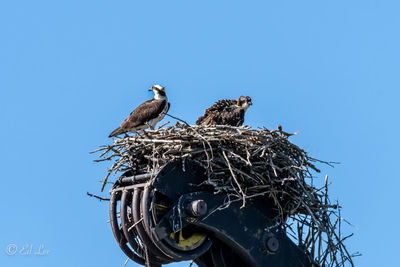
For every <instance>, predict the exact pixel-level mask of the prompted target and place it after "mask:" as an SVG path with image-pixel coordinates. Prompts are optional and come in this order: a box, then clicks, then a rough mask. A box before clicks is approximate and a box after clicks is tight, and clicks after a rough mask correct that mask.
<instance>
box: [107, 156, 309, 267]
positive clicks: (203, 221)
mask: <svg viewBox="0 0 400 267" xmlns="http://www.w3.org/2000/svg"><path fill="white" fill-rule="evenodd" d="M206 180H207V176H206V173H205V170H204V169H203V168H202V167H200V166H199V165H197V164H195V163H194V162H192V161H190V160H184V161H181V160H179V161H174V162H170V163H169V164H167V165H166V166H164V167H163V168H162V169H161V170H160V171H159V172H158V173H157V174H155V175H154V177H152V176H151V174H140V175H134V176H132V172H127V173H125V174H124V175H122V176H121V177H120V178H119V179H118V181H117V182H116V183H115V184H114V187H113V189H112V190H111V200H110V222H111V227H112V230H113V233H114V236H115V239H116V240H117V242H118V244H119V246H120V248H121V249H122V251H123V252H124V253H125V254H126V255H127V256H128V257H129V258H130V259H132V260H133V261H135V262H137V263H139V264H141V265H146V266H154V267H155V266H161V265H163V264H168V263H171V262H177V261H184V260H194V261H195V263H196V264H197V265H198V266H201V267H224V266H226V267H230V266H247V267H251V266H272V267H274V266H283V267H286V266H287V267H289V266H290V267H297V266H299V267H300V266H307V267H309V266H312V261H311V259H310V258H309V257H308V256H307V254H306V253H305V252H304V251H302V250H301V249H300V248H299V247H297V246H296V245H295V244H294V243H293V242H292V241H291V240H290V239H289V238H288V237H287V236H286V234H285V231H284V229H282V228H281V227H280V226H279V225H277V224H274V223H273V221H272V218H273V217H274V215H275V211H274V205H273V203H271V202H269V200H268V199H267V198H265V197H263V198H254V199H250V200H247V202H246V206H245V207H243V208H241V205H242V202H241V201H238V200H234V199H230V198H229V195H226V194H222V193H216V192H214V191H213V187H211V186H209V185H207V184H206V183H204V182H205V181H206Z"/></svg>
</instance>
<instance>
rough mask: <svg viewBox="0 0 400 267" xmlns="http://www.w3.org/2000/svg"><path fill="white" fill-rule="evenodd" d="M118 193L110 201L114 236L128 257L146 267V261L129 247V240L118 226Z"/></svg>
mask: <svg viewBox="0 0 400 267" xmlns="http://www.w3.org/2000/svg"><path fill="white" fill-rule="evenodd" d="M117 195H118V193H113V194H112V195H111V199H110V210H109V212H110V224H111V229H112V231H113V234H114V238H115V240H117V243H118V245H119V247H120V248H121V250H122V251H123V252H124V253H125V255H126V256H128V257H129V258H130V259H131V260H133V261H134V262H136V263H138V264H141V265H145V261H144V259H142V258H141V257H139V256H138V255H136V254H135V253H134V252H133V251H132V250H131V249H130V248H129V247H128V246H127V245H126V243H127V240H126V239H125V237H124V235H123V234H122V233H121V230H120V227H119V224H118V219H117V202H118V200H117V197H118V196H117Z"/></svg>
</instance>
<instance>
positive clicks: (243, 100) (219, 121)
mask: <svg viewBox="0 0 400 267" xmlns="http://www.w3.org/2000/svg"><path fill="white" fill-rule="evenodd" d="M252 104H253V103H252V102H251V98H250V97H248V96H240V97H239V98H238V99H222V100H219V101H217V102H216V103H215V104H214V105H212V106H211V107H209V108H207V109H206V111H205V112H204V115H203V116H201V117H200V118H198V119H197V121H196V124H197V125H230V126H241V125H243V122H244V114H245V112H246V111H247V109H248V108H249V107H250V106H251V105H252Z"/></svg>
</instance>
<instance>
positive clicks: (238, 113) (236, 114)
mask: <svg viewBox="0 0 400 267" xmlns="http://www.w3.org/2000/svg"><path fill="white" fill-rule="evenodd" d="M244 113H245V112H244V110H243V109H242V108H240V107H235V108H232V109H230V110H226V111H225V112H223V113H222V114H221V124H222V125H231V126H241V125H243V122H244Z"/></svg>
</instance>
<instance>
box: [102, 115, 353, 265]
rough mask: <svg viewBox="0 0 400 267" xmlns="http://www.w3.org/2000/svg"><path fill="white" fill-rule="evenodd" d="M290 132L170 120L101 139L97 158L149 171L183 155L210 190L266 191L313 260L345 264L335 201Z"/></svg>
mask: <svg viewBox="0 0 400 267" xmlns="http://www.w3.org/2000/svg"><path fill="white" fill-rule="evenodd" d="M290 135H293V134H288V133H286V132H283V131H282V129H281V128H279V129H278V130H268V129H265V128H263V129H260V130H255V129H251V128H249V127H232V126H188V125H184V124H180V123H177V124H176V125H175V126H170V127H165V128H162V129H158V130H154V131H146V132H145V133H143V134H139V135H135V136H131V137H128V136H126V137H125V138H122V139H116V140H115V141H114V144H113V145H109V146H105V147H102V148H100V149H98V150H97V151H102V154H101V155H100V159H99V160H97V161H104V160H115V161H114V164H113V165H112V167H111V168H110V169H109V171H108V174H107V176H106V177H105V179H104V180H103V185H102V190H103V188H104V186H105V184H106V182H107V179H108V177H109V175H110V174H111V173H116V172H121V171H125V170H131V169H135V170H138V171H142V172H157V171H158V170H159V169H160V168H161V167H162V166H163V165H165V164H166V163H168V162H170V161H171V160H176V159H186V158H189V159H191V160H193V161H195V162H197V163H198V164H199V165H201V166H203V167H204V168H205V169H206V170H207V171H208V173H209V179H208V181H207V183H208V184H210V185H212V186H213V187H214V190H215V192H219V193H224V194H228V195H229V196H230V199H236V200H240V201H242V206H245V205H246V200H248V199H249V198H252V197H269V198H272V199H273V200H274V203H275V205H276V207H277V210H278V216H276V218H275V221H276V223H277V224H280V225H282V226H283V227H285V228H286V229H287V233H288V235H289V236H290V237H291V238H292V240H293V241H295V243H297V244H298V245H299V246H300V247H301V248H303V249H304V250H305V251H307V253H309V254H310V256H311V257H312V258H313V259H315V262H316V263H317V264H319V265H320V266H345V265H347V264H350V265H351V266H353V262H352V259H351V255H350V254H349V253H348V251H347V249H346V247H345V245H344V244H343V241H344V240H345V239H347V237H348V236H346V237H344V238H343V237H342V236H341V231H340V227H341V218H340V207H339V206H338V205H337V204H333V205H332V204H331V203H330V201H329V198H328V179H327V177H326V179H325V183H324V185H323V186H322V188H316V187H314V186H313V185H312V177H313V176H312V173H313V172H319V170H318V169H317V168H316V166H315V165H314V164H315V163H316V162H319V163H326V164H329V163H328V162H323V161H320V160H317V159H314V158H312V157H310V156H308V154H307V153H306V152H305V151H304V150H303V149H301V148H299V147H298V146H296V145H294V144H292V143H291V142H290V141H289V140H288V137H289V136H290Z"/></svg>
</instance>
